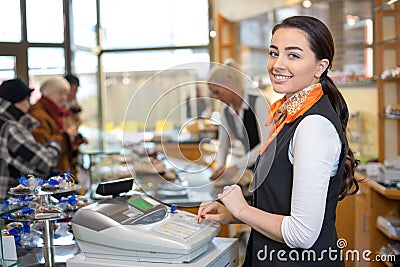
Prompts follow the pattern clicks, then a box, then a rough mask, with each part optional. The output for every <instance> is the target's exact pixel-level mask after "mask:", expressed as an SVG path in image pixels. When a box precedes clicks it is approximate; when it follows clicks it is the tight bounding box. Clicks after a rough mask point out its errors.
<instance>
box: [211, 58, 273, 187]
mask: <svg viewBox="0 0 400 267" xmlns="http://www.w3.org/2000/svg"><path fill="white" fill-rule="evenodd" d="M243 77H244V75H243V74H242V73H241V72H240V66H239V64H238V63H237V62H236V61H234V60H233V59H227V60H226V61H225V62H224V64H221V65H216V66H214V67H213V68H212V69H211V72H210V75H209V78H208V88H209V90H210V92H211V94H212V97H213V98H215V99H217V100H220V101H221V102H222V103H223V105H222V107H221V112H220V113H221V125H220V126H219V130H218V141H219V147H218V150H217V154H216V158H215V163H216V169H215V170H214V173H213V174H212V176H211V180H217V179H221V180H228V181H229V180H230V181H232V177H235V176H236V175H237V174H238V173H243V172H244V170H246V169H250V170H252V169H253V166H254V164H255V162H256V159H257V156H258V151H259V150H260V149H261V141H262V140H263V138H266V136H267V135H268V128H267V127H262V126H264V124H265V121H266V120H267V115H268V105H267V103H266V100H265V98H264V97H263V95H261V94H260V95H250V94H248V92H247V90H248V89H250V88H245V87H246V86H245V81H243ZM247 83H248V82H247ZM250 86H252V84H251V85H250ZM233 138H236V139H237V140H239V141H240V142H241V143H242V145H243V147H244V151H245V154H244V155H242V156H241V157H240V158H238V159H236V160H235V161H234V162H232V163H230V164H229V166H226V165H227V164H226V161H227V156H228V152H229V150H230V149H231V146H232V139H233Z"/></svg>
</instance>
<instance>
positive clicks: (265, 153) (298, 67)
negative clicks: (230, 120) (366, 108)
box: [198, 16, 358, 266]
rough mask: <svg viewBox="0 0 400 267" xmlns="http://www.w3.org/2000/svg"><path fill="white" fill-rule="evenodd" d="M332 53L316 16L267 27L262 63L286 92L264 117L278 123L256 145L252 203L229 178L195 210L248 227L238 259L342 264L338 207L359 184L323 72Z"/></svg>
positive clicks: (340, 106)
mask: <svg viewBox="0 0 400 267" xmlns="http://www.w3.org/2000/svg"><path fill="white" fill-rule="evenodd" d="M333 56H334V43H333V38H332V35H331V33H330V32H329V29H328V28H327V27H326V26H325V25H324V24H323V23H322V22H321V21H320V20H318V19H316V18H314V17H309V16H294V17H289V18H287V19H285V20H283V21H282V22H281V23H280V24H277V25H276V26H275V27H274V28H273V30H272V40H271V44H270V46H269V58H268V63H267V70H268V72H269V76H270V79H271V82H272V86H273V88H274V91H276V92H278V93H284V94H285V96H284V97H283V98H282V99H280V100H278V101H277V102H275V103H274V104H273V105H272V106H271V109H270V114H269V117H268V121H267V122H268V124H271V123H273V122H275V124H274V128H273V130H272V131H271V132H270V134H269V138H268V139H267V140H266V141H265V144H264V146H263V149H262V150H261V151H260V157H259V160H258V163H257V166H256V171H255V175H254V181H255V182H256V183H255V187H256V190H255V191H254V198H253V203H252V205H249V204H248V203H247V202H246V201H245V199H244V198H243V196H242V192H241V189H240V187H238V186H237V185H233V186H227V187H225V188H224V191H223V192H222V193H221V194H220V195H219V196H218V197H219V200H220V201H221V202H222V203H223V204H221V203H218V202H212V203H205V204H204V205H201V206H200V209H199V212H198V215H199V222H200V223H201V222H202V221H203V220H214V221H218V222H223V223H245V224H247V225H249V226H250V227H251V228H252V231H251V234H250V238H249V241H248V245H247V252H246V260H245V263H244V265H243V266H344V263H343V261H342V258H341V257H340V255H341V254H340V253H341V251H340V248H339V247H338V244H337V241H338V237H337V233H336V228H335V219H336V206H337V203H338V200H340V199H343V198H344V197H345V196H346V195H348V194H352V193H355V192H356V191H357V189H358V184H357V181H356V180H355V178H354V169H355V167H356V166H357V163H358V162H357V161H356V160H355V159H354V156H353V153H352V151H351V149H349V146H348V140H347V136H346V127H347V122H348V118H349V112H348V109H347V105H346V102H345V100H344V99H343V96H342V95H341V93H340V92H339V90H338V89H337V87H336V86H335V84H334V83H333V82H332V80H331V78H329V76H328V70H329V69H330V68H331V66H332V60H333ZM275 144H276V150H275ZM271 161H272V165H270V163H271ZM353 186H354V187H355V190H354V191H353V190H352V188H353ZM271 251H275V252H278V253H275V254H274V253H271ZM328 254H329V255H328ZM290 255H291V256H293V257H291V256H290ZM296 255H300V257H296ZM302 255H306V256H305V257H302ZM307 255H316V258H314V257H312V256H311V257H307Z"/></svg>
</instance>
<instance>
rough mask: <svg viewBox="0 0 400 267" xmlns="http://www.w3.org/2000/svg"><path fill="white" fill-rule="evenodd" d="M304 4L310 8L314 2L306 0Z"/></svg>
mask: <svg viewBox="0 0 400 267" xmlns="http://www.w3.org/2000/svg"><path fill="white" fill-rule="evenodd" d="M302 5H303V7H305V8H310V7H311V6H312V2H311V0H304V1H303V3H302Z"/></svg>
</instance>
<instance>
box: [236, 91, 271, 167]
mask: <svg viewBox="0 0 400 267" xmlns="http://www.w3.org/2000/svg"><path fill="white" fill-rule="evenodd" d="M254 109H255V110H254V113H255V117H256V120H257V126H258V138H259V140H260V142H259V143H258V145H256V146H254V147H253V149H251V150H250V151H249V152H248V153H247V154H245V155H243V156H242V157H240V158H238V159H237V160H235V162H234V164H235V166H237V167H238V169H239V170H244V169H246V168H247V167H250V166H251V165H253V164H254V163H255V162H256V160H257V156H258V153H259V151H260V149H261V147H262V144H263V143H264V142H265V141H266V140H267V136H268V132H269V129H270V128H271V126H265V123H266V122H267V118H268V109H269V104H268V102H267V100H266V99H265V98H264V97H263V96H262V95H260V96H258V97H257V99H256V102H255V104H254Z"/></svg>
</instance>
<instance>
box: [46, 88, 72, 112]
mask: <svg viewBox="0 0 400 267" xmlns="http://www.w3.org/2000/svg"><path fill="white" fill-rule="evenodd" d="M68 95H69V91H68V90H61V91H56V92H54V93H52V94H51V95H48V96H47V98H48V99H50V100H51V101H53V103H54V104H55V105H56V106H57V107H59V108H62V107H64V106H65V104H66V103H67V100H68Z"/></svg>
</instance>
